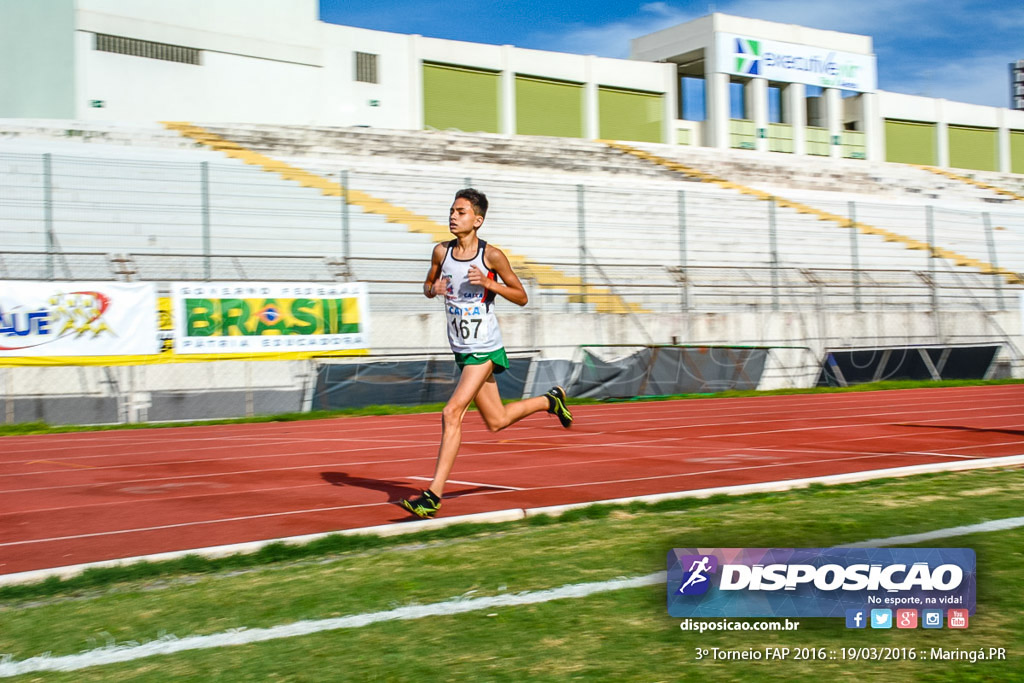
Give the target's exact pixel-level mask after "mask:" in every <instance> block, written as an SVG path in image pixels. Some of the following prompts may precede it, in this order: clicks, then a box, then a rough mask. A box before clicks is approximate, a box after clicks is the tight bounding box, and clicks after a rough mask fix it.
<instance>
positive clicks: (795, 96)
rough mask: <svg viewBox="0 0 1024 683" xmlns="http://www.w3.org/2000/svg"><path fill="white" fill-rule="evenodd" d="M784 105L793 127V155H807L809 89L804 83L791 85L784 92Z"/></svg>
mask: <svg viewBox="0 0 1024 683" xmlns="http://www.w3.org/2000/svg"><path fill="white" fill-rule="evenodd" d="M782 97H783V99H784V100H785V103H784V104H783V105H782V106H783V110H784V111H785V112H786V114H787V116H786V118H787V119H788V120H787V121H786V123H788V124H789V125H791V126H793V154H806V153H807V89H806V88H805V87H804V84H803V83H790V84H789V85H787V86H786V88H785V90H783V91H782Z"/></svg>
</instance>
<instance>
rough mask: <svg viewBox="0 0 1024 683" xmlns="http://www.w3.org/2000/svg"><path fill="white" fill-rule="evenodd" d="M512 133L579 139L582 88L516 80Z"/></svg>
mask: <svg viewBox="0 0 1024 683" xmlns="http://www.w3.org/2000/svg"><path fill="white" fill-rule="evenodd" d="M516 133H518V134H520V135H553V136H555V137H561V138H581V137H583V86H582V85H581V84H579V83H563V82H561V81H548V80H541V79H538V78H529V77H527V76H516Z"/></svg>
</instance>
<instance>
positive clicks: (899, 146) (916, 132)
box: [885, 119, 938, 166]
mask: <svg viewBox="0 0 1024 683" xmlns="http://www.w3.org/2000/svg"><path fill="white" fill-rule="evenodd" d="M885 160H886V161H896V162H899V163H902V164H925V165H928V166H934V165H935V164H937V163H938V157H937V155H936V152H935V124H934V123H916V122H914V121H894V120H891V119H886V120H885Z"/></svg>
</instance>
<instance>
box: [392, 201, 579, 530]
mask: <svg viewBox="0 0 1024 683" xmlns="http://www.w3.org/2000/svg"><path fill="white" fill-rule="evenodd" d="M486 214H487V197H486V196H484V194H483V193H482V192H478V191H477V190H474V189H472V188H467V189H465V190H459V191H458V192H457V193H456V194H455V201H454V202H453V203H452V208H451V211H450V212H449V213H448V229H449V230H450V231H451V233H452V235H454V236H455V239H453V240H451V241H450V242H442V243H440V244H436V245H434V253H433V255H432V257H431V261H430V270H429V271H428V272H427V278H426V280H425V281H424V283H423V294H424V295H425V296H426V297H427V298H428V299H433V298H434V297H436V296H438V295H441V294H443V295H444V297H445V312H446V316H447V320H448V325H447V328H448V342H449V344H450V345H451V347H452V351H453V352H454V353H455V362H456V363H457V364H458V366H459V368H460V369H461V371H462V375H461V377H460V378H459V383H458V385H457V386H456V387H455V392H454V393H453V394H452V397H451V398H450V399H448V403H447V404H446V405H445V407H444V411H443V412H442V413H441V446H440V448H439V449H438V453H437V466H436V468H435V469H434V479H433V481H431V482H430V486H429V487H427V489H426V490H424V491H423V492H421V493H420V494H419V495H417V496H414V497H412V498H408V499H406V500H403V501H401V503H400V504H401V505H402V507H404V508H405V509H406V510H408V511H409V512H411V513H413V514H414V515H417V516H418V517H433V516H434V515H436V514H437V511H438V510H440V509H441V495H442V494H443V493H444V485H445V482H446V481H447V480H448V475H449V474H450V473H451V471H452V466H453V465H454V464H455V456H456V455H458V453H459V446H461V445H462V419H463V417H465V415H466V410H467V409H468V408H469V404H470V402H475V403H476V407H477V410H478V411H479V412H480V416H481V417H482V418H483V420H484V423H486V424H487V428H488V429H490V430H491V431H492V432H497V431H499V430H502V429H504V428H505V427H508V426H509V425H510V424H513V423H515V422H518V421H519V420H521V419H523V418H524V417H526V416H527V415H532V414H533V413H536V412H539V411H541V410H547V411H548V412H549V413H552V414H554V415H555V416H556V417H557V418H558V419H559V421H560V422H561V423H562V426H563V427H566V428H568V427H569V426H570V425H572V413H570V412H569V407H568V406H567V405H566V402H565V390H564V389H562V387H557V386H556V387H552V388H551V390H550V391H548V392H547V393H546V394H544V395H543V396H535V397H533V398H528V399H524V400H522V401H516V402H515V403H510V404H508V405H505V404H503V403H502V402H501V396H500V395H499V394H498V384H497V382H495V381H494V374H495V373H500V372H504V371H505V370H506V369H507V368H508V357H507V356H506V355H505V348H504V347H503V346H502V341H501V330H500V329H499V327H498V319H497V317H495V315H494V299H495V296H496V295H500V296H502V297H504V298H506V299H508V300H509V301H511V302H512V303H514V304H518V305H519V306H525V305H526V298H527V297H526V290H525V289H523V283H522V282H520V281H519V278H518V277H517V276H516V274H515V273H514V272H513V271H512V266H511V265H509V262H508V258H506V256H505V254H503V253H502V251H501V250H500V249H498V248H497V247H493V246H491V245H489V244H487V242H485V241H483V240H481V239H478V238H477V234H476V233H477V230H479V229H480V226H481V225H483V222H484V216H485V215H486ZM496 276H498V277H500V278H501V282H499V281H498V279H497V277H496Z"/></svg>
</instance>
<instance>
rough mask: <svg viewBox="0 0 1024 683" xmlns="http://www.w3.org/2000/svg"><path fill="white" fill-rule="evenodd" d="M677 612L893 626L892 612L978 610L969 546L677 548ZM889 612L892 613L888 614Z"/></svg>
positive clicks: (670, 595)
mask: <svg viewBox="0 0 1024 683" xmlns="http://www.w3.org/2000/svg"><path fill="white" fill-rule="evenodd" d="M667 605H668V613H669V614H670V615H671V616H673V617H839V618H842V617H845V618H846V623H847V626H849V627H850V628H864V627H865V626H866V625H870V627H871V628H892V623H893V615H894V614H896V615H900V614H901V613H902V615H903V616H904V617H905V619H904V621H903V622H902V623H903V624H906V623H909V622H908V621H907V620H908V619H909V618H910V617H909V611H913V612H914V619H915V621H914V626H913V627H909V626H906V625H903V626H901V627H902V628H916V625H917V622H916V616H917V610H926V609H930V608H934V609H947V610H948V609H950V608H956V609H958V610H961V611H963V613H964V614H965V615H966V614H969V613H970V614H973V613H974V606H975V556H974V551H973V550H971V549H969V548H712V549H697V548H675V549H673V550H671V551H669V553H668V581H667ZM886 614H888V617H886V616H885V615H886Z"/></svg>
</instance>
